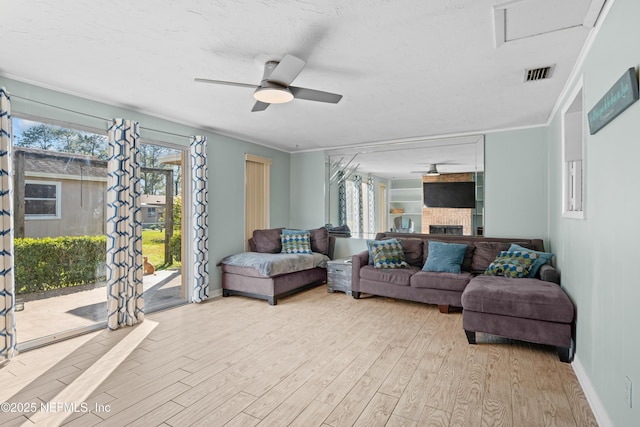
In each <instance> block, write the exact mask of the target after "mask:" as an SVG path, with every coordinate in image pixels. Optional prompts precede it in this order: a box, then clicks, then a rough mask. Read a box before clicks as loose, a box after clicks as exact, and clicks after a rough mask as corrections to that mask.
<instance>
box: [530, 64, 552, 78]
mask: <svg viewBox="0 0 640 427" xmlns="http://www.w3.org/2000/svg"><path fill="white" fill-rule="evenodd" d="M552 73H553V65H551V66H549V67H540V68H530V69H528V70H524V81H525V82H535V81H537V80H544V79H550V78H551V74H552Z"/></svg>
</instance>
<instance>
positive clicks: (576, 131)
mask: <svg viewBox="0 0 640 427" xmlns="http://www.w3.org/2000/svg"><path fill="white" fill-rule="evenodd" d="M583 117H584V111H583V100H582V79H581V80H580V81H579V82H578V84H577V85H576V88H575V89H574V91H573V93H572V94H571V96H570V97H569V100H568V101H567V106H566V107H565V108H564V109H563V111H562V186H563V188H562V216H564V217H566V218H577V219H583V218H584V207H585V200H584V199H585V194H586V192H585V175H586V172H585V166H586V162H585V154H586V153H585V144H584V139H585V137H584V122H583Z"/></svg>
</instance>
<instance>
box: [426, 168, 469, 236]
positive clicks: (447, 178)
mask: <svg viewBox="0 0 640 427" xmlns="http://www.w3.org/2000/svg"><path fill="white" fill-rule="evenodd" d="M468 181H473V175H472V174H471V173H449V174H442V175H439V176H423V177H422V182H468ZM432 227H433V228H432ZM422 230H423V233H425V232H427V230H428V231H429V234H464V235H472V234H473V209H468V208H465V209H458V208H427V207H423V208H422ZM432 230H433V231H432Z"/></svg>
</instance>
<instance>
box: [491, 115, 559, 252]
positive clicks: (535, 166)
mask: <svg viewBox="0 0 640 427" xmlns="http://www.w3.org/2000/svg"><path fill="white" fill-rule="evenodd" d="M484 149H485V160H484V161H485V164H484V167H485V174H484V185H485V188H484V201H485V202H484V209H485V211H484V213H485V223H484V234H485V235H486V236H491V237H527V238H541V239H544V240H545V241H546V240H547V237H548V231H547V230H548V221H547V210H548V206H547V186H548V182H547V157H548V155H547V129H546V127H538V128H530V129H524V130H512V131H505V132H496V133H488V134H486V135H485V148H484Z"/></svg>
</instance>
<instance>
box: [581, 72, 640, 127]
mask: <svg viewBox="0 0 640 427" xmlns="http://www.w3.org/2000/svg"><path fill="white" fill-rule="evenodd" d="M637 100H638V78H637V77H636V70H635V68H629V69H628V70H627V71H626V72H625V73H624V74H623V75H622V77H620V79H618V81H617V82H615V84H614V85H613V86H611V89H609V90H608V91H607V93H605V94H604V96H603V97H602V98H601V99H600V101H598V103H597V104H596V105H595V107H593V108H592V109H591V111H589V114H588V115H587V117H588V118H589V132H590V133H591V135H593V134H594V133H596V132H598V131H599V130H600V129H602V128H603V127H605V126H606V125H608V124H609V122H610V121H612V120H613V119H615V118H616V117H618V115H619V114H620V113H622V112H623V111H624V110H626V109H627V108H629V106H630V105H631V104H633V103H634V102H636V101H637Z"/></svg>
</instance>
